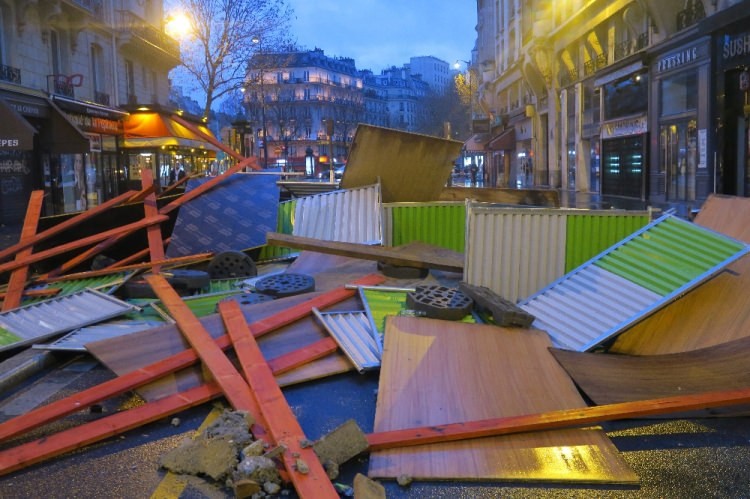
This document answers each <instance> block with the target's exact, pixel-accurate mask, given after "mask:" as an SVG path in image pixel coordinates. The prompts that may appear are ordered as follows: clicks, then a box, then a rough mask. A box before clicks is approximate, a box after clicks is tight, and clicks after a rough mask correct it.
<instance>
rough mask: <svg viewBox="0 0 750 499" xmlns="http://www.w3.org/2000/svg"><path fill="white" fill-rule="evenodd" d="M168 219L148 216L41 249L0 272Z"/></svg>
mask: <svg viewBox="0 0 750 499" xmlns="http://www.w3.org/2000/svg"><path fill="white" fill-rule="evenodd" d="M168 219H169V217H167V216H166V215H158V216H156V217H151V218H146V219H143V220H139V221H138V222H133V223H131V224H128V225H123V226H122V227H117V228H114V229H110V230H107V231H104V232H100V233H99V234H95V235H93V236H89V237H84V238H83V239H79V240H77V241H71V242H69V243H67V244H62V245H60V246H56V247H54V248H51V249H48V250H46V251H40V252H39V253H34V254H33V255H30V256H28V257H26V258H24V259H22V260H15V261H13V262H8V263H5V264H2V265H0V272H6V271H8V270H15V269H17V268H19V267H22V266H24V265H31V264H32V263H36V262H40V261H42V260H44V259H45V258H49V257H51V256H56V255H60V254H62V253H65V252H67V251H70V250H74V249H77V248H80V247H82V246H87V245H89V244H94V243H96V242H98V241H101V240H103V239H107V238H108V237H111V236H112V235H117V234H121V233H123V232H126V231H132V230H137V229H140V228H143V227H147V226H149V225H152V224H155V223H160V222H164V221H165V220H168Z"/></svg>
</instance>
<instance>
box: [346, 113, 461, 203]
mask: <svg viewBox="0 0 750 499" xmlns="http://www.w3.org/2000/svg"><path fill="white" fill-rule="evenodd" d="M462 145H463V144H462V143H461V142H458V141H455V140H447V139H441V138H438V137H430V136H427V135H420V134H416V133H409V132H404V131H401V130H394V129H390V128H382V127H376V126H372V125H359V126H357V131H356V133H355V134H354V139H353V140H352V146H351V148H350V152H349V157H348V161H347V165H346V170H344V174H343V176H342V177H341V184H340V185H341V188H343V189H352V188H355V187H362V186H365V185H372V184H374V183H376V182H378V181H379V182H380V184H381V188H382V195H383V202H384V203H396V202H401V201H414V202H418V201H437V200H438V198H439V197H440V192H441V191H442V189H443V187H444V186H445V183H446V182H447V181H448V177H449V176H450V172H451V170H452V169H453V162H454V161H455V159H456V158H457V157H458V156H459V154H460V153H461V147H462Z"/></svg>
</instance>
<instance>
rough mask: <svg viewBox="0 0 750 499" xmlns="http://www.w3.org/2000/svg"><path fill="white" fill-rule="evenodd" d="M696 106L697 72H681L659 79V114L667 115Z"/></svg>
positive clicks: (692, 108)
mask: <svg viewBox="0 0 750 499" xmlns="http://www.w3.org/2000/svg"><path fill="white" fill-rule="evenodd" d="M697 107H698V74H697V73H696V72H695V71H690V72H688V73H682V74H679V75H676V76H672V77H669V78H664V79H663V80H662V81H661V113H660V114H661V115H662V116H669V115H674V114H680V113H684V112H686V111H691V110H694V109H696V108H697Z"/></svg>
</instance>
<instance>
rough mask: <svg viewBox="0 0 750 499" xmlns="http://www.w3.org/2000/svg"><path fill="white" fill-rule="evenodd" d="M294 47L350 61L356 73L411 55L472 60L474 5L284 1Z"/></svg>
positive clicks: (409, 0)
mask: <svg viewBox="0 0 750 499" xmlns="http://www.w3.org/2000/svg"><path fill="white" fill-rule="evenodd" d="M288 3H289V5H291V6H292V8H293V9H294V14H295V19H293V20H292V26H293V30H294V32H293V33H292V38H295V37H296V40H297V43H298V44H299V45H300V47H302V48H307V49H313V48H315V47H318V48H321V49H323V51H324V52H325V54H326V55H327V56H333V57H351V58H352V59H354V63H355V65H356V67H357V69H371V70H372V71H373V72H374V73H375V74H380V70H382V69H385V68H388V67H391V66H397V67H400V66H402V65H403V64H404V63H406V62H409V59H410V58H411V57H414V56H427V55H431V56H435V57H437V58H438V59H442V60H444V61H446V62H448V63H449V64H451V65H453V63H454V62H456V61H457V60H469V59H471V50H472V49H473V48H474V42H475V40H476V31H475V29H474V28H475V26H476V22H477V14H476V11H477V3H476V0H288Z"/></svg>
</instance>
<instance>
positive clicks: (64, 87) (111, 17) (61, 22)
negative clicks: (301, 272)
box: [0, 0, 180, 224]
mask: <svg viewBox="0 0 750 499" xmlns="http://www.w3.org/2000/svg"><path fill="white" fill-rule="evenodd" d="M163 14H164V12H163V7H162V2H161V1H145V2H144V1H139V0H40V1H38V2H28V1H24V0H0V186H1V189H2V196H0V223H5V224H12V223H19V222H20V221H21V220H22V219H23V216H24V212H25V209H26V206H27V203H28V198H29V195H30V192H31V191H32V190H41V189H43V190H44V191H45V194H46V196H45V206H44V211H43V214H44V215H53V214H60V213H67V212H71V211H78V210H85V209H87V208H91V207H92V206H96V205H97V204H100V203H101V202H103V201H105V200H107V199H110V198H112V197H114V196H116V195H118V194H120V193H122V192H124V191H125V190H127V189H130V188H133V187H136V188H140V178H139V172H140V171H141V169H142V168H143V167H146V166H149V167H152V168H153V169H154V172H155V174H156V176H157V177H158V176H159V174H160V170H159V166H158V165H159V164H160V163H164V160H163V159H157V157H156V154H157V153H161V154H163V155H164V158H166V157H167V156H168V155H167V153H166V150H164V149H162V148H161V146H156V147H155V148H152V149H151V150H150V152H149V151H147V150H145V149H143V148H141V147H140V145H133V144H130V145H128V144H125V138H126V136H127V135H128V133H129V132H128V130H132V126H129V120H130V117H131V116H132V115H133V114H134V113H136V112H137V109H139V108H141V107H142V106H151V107H153V106H157V107H158V106H161V108H162V110H164V109H166V106H167V104H168V95H169V80H168V73H169V71H170V70H171V69H172V68H173V67H175V66H176V65H177V64H179V62H180V52H179V45H178V43H177V42H176V41H175V40H174V39H172V38H170V37H168V36H166V35H165V34H164V30H163V28H162V19H163V17H164V16H163ZM131 138H133V137H132V136H131ZM149 154H151V155H150V156H149Z"/></svg>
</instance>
